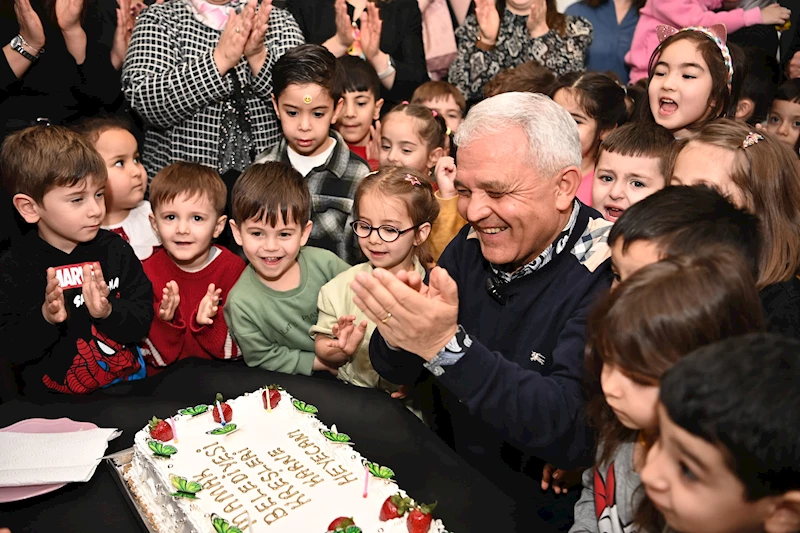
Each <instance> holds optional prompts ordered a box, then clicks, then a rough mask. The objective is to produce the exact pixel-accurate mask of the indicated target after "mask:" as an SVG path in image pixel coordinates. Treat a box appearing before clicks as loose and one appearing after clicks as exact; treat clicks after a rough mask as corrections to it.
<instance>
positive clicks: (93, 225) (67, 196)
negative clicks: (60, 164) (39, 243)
mask: <svg viewBox="0 0 800 533" xmlns="http://www.w3.org/2000/svg"><path fill="white" fill-rule="evenodd" d="M104 194H105V183H98V182H96V181H94V180H92V179H91V178H89V177H87V178H86V179H84V180H82V181H81V182H80V183H78V184H76V185H73V186H72V187H54V188H53V189H50V190H49V191H47V192H46V193H45V194H44V197H43V198H42V203H41V205H38V204H36V203H31V204H30V210H28V209H26V210H25V211H24V212H23V211H22V210H21V211H20V213H21V214H22V216H23V218H25V221H26V222H28V223H31V224H38V226H39V236H41V238H42V239H43V240H44V241H45V242H47V243H48V244H50V245H51V246H53V247H55V248H58V249H59V250H61V251H62V252H66V253H71V252H72V250H74V249H75V247H76V246H77V245H78V244H79V243H82V242H89V241H91V240H92V239H94V238H95V236H96V235H97V231H98V230H99V229H100V223H101V222H102V220H103V217H104V216H105V214H106V203H105V197H104ZM19 196H23V195H17V197H19ZM15 198H16V197H15Z"/></svg>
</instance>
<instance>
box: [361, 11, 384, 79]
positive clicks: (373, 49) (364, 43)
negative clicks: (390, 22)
mask: <svg viewBox="0 0 800 533" xmlns="http://www.w3.org/2000/svg"><path fill="white" fill-rule="evenodd" d="M360 20H361V51H362V52H364V57H365V58H366V59H367V61H372V60H373V59H375V56H377V55H378V53H379V52H380V51H381V32H382V31H383V21H382V20H381V14H380V11H379V10H378V6H376V5H375V4H374V3H372V2H367V5H366V7H365V8H364V11H363V12H362V13H361V18H360ZM376 70H377V69H376Z"/></svg>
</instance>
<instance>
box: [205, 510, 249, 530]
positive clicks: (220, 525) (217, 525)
mask: <svg viewBox="0 0 800 533" xmlns="http://www.w3.org/2000/svg"><path fill="white" fill-rule="evenodd" d="M211 523H212V524H214V531H216V532H217V533H242V530H241V529H239V528H238V527H236V526H232V525H230V524H229V523H228V521H227V520H225V519H224V518H222V517H221V516H218V515H215V514H212V515H211Z"/></svg>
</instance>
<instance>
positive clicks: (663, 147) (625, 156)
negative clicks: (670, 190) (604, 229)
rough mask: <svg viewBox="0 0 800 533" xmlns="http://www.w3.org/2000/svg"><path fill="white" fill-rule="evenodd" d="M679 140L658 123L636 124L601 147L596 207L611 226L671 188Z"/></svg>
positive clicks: (611, 135)
mask: <svg viewBox="0 0 800 533" xmlns="http://www.w3.org/2000/svg"><path fill="white" fill-rule="evenodd" d="M674 142H675V138H674V137H673V136H672V134H671V133H670V132H669V131H668V130H667V129H666V128H664V127H663V126H659V125H658V124H656V123H654V122H652V123H651V122H632V123H630V124H625V125H624V126H620V127H619V128H617V129H615V130H614V131H612V132H611V133H609V134H608V136H607V137H606V138H605V139H604V140H603V142H602V143H600V148H599V149H598V151H597V163H596V165H595V170H594V184H593V186H592V207H594V208H595V209H596V210H597V211H599V212H600V214H601V215H603V218H605V219H606V220H608V221H610V222H616V221H617V219H618V218H619V217H620V216H621V215H622V213H624V212H625V210H626V209H627V208H629V207H630V206H632V205H633V204H635V203H636V202H638V201H639V200H642V199H644V198H646V197H648V196H650V195H651V194H653V193H654V192H656V191H660V190H661V189H663V188H664V187H666V185H667V178H666V176H668V175H669V166H670V161H671V159H672V146H673V144H674Z"/></svg>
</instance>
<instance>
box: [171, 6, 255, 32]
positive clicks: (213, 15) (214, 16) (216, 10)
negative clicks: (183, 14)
mask: <svg viewBox="0 0 800 533" xmlns="http://www.w3.org/2000/svg"><path fill="white" fill-rule="evenodd" d="M184 1H185V2H186V4H187V5H188V6H189V7H190V8H191V9H192V12H193V13H194V18H195V19H197V21H198V22H200V23H201V24H203V25H204V26H208V27H209V28H212V29H215V30H218V31H222V30H223V28H225V24H227V22H228V13H229V12H230V10H231V9H234V10H237V9H238V8H239V6H241V5H242V4H243V3H244V0H232V1H231V2H228V3H227V4H225V5H221V6H219V5H215V4H210V3H208V2H207V1H206V0H184Z"/></svg>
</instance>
